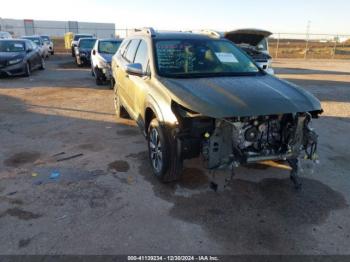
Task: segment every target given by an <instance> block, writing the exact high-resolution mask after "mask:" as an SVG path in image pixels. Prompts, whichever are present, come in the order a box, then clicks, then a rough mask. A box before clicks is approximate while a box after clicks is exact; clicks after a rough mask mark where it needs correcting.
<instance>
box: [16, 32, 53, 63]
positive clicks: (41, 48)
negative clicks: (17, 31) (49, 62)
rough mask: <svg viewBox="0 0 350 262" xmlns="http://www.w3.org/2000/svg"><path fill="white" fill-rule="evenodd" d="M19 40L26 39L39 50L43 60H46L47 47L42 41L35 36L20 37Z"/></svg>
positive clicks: (47, 54)
mask: <svg viewBox="0 0 350 262" xmlns="http://www.w3.org/2000/svg"><path fill="white" fill-rule="evenodd" d="M21 39H27V40H31V41H33V42H34V43H35V44H36V45H37V47H38V48H39V52H40V55H41V56H42V57H43V58H48V57H49V47H48V46H47V45H46V43H45V42H44V40H43V39H42V38H41V37H40V36H37V35H33V36H22V37H21Z"/></svg>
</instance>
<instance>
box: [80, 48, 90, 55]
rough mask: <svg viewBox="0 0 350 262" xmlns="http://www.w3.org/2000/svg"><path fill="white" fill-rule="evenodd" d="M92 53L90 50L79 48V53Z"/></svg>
mask: <svg viewBox="0 0 350 262" xmlns="http://www.w3.org/2000/svg"><path fill="white" fill-rule="evenodd" d="M91 51H92V48H79V52H80V53H87V54H90V53H91Z"/></svg>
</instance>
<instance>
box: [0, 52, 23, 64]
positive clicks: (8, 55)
mask: <svg viewBox="0 0 350 262" xmlns="http://www.w3.org/2000/svg"><path fill="white" fill-rule="evenodd" d="M24 54H25V52H19V53H18V52H0V61H1V62H4V61H9V60H11V59H16V58H23V57H24Z"/></svg>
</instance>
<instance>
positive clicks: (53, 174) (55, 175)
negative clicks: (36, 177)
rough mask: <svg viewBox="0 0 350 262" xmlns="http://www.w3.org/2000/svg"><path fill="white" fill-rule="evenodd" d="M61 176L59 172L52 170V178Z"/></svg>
mask: <svg viewBox="0 0 350 262" xmlns="http://www.w3.org/2000/svg"><path fill="white" fill-rule="evenodd" d="M59 177H60V173H59V172H52V173H51V175H50V179H57V178H59Z"/></svg>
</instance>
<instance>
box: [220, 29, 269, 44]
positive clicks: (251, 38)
mask: <svg viewBox="0 0 350 262" xmlns="http://www.w3.org/2000/svg"><path fill="white" fill-rule="evenodd" d="M270 35H272V33H271V32H269V31H265V30H259V29H239V30H235V31H230V32H225V34H224V36H225V38H226V39H228V40H230V41H232V42H234V43H235V44H238V45H240V44H248V45H251V46H256V45H258V44H259V43H260V42H261V40H263V39H264V38H266V37H269V36H270Z"/></svg>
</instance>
